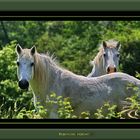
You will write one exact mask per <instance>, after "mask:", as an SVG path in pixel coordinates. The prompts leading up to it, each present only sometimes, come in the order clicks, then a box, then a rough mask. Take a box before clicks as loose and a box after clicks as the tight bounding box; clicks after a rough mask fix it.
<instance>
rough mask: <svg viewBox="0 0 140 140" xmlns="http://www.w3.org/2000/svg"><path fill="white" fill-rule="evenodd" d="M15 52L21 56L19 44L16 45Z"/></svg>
mask: <svg viewBox="0 0 140 140" xmlns="http://www.w3.org/2000/svg"><path fill="white" fill-rule="evenodd" d="M16 52H17V54H21V52H22V48H21V46H20V45H19V44H17V45H16Z"/></svg>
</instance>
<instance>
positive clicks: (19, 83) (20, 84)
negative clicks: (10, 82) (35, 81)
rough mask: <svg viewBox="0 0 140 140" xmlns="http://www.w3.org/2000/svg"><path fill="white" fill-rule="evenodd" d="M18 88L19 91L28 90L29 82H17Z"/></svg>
mask: <svg viewBox="0 0 140 140" xmlns="http://www.w3.org/2000/svg"><path fill="white" fill-rule="evenodd" d="M18 86H19V87H20V88H21V89H28V87H29V82H28V81H27V80H24V79H23V80H20V81H19V82H18Z"/></svg>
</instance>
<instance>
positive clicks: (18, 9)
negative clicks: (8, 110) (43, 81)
mask: <svg viewBox="0 0 140 140" xmlns="http://www.w3.org/2000/svg"><path fill="white" fill-rule="evenodd" d="M139 5H140V2H139V1H138V0H132V1H131V0H121V1H120V0H118V1H117V0H99V1H98V0H87V1H86V0H75V1H73V0H72V1H70V0H60V1H59V0H52V1H51V0H48V1H47V0H46V1H45V0H41V1H40V2H39V0H38V1H37V0H29V1H27V0H25V1H24V0H19V1H18V0H0V20H10V21H11V20H19V21H20V20H46V21H47V20H48V21H50V20H51V21H57V20H128V21H129V20H140V6H139ZM132 128H134V129H138V130H139V129H140V120H118V119H114V120H97V119H96V120H94V119H90V120H85V119H79V120H78V119H43V120H33V119H29V120H17V119H12V120H9V119H1V120H0V130H2V129H10V130H13V129H82V130H84V129H92V130H94V129H132ZM0 133H1V131H0ZM9 139H10V138H9ZM56 139H57V138H56Z"/></svg>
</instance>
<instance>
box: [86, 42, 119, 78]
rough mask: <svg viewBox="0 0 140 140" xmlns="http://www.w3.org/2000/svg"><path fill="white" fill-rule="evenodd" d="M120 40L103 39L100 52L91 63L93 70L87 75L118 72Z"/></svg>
mask: <svg viewBox="0 0 140 140" xmlns="http://www.w3.org/2000/svg"><path fill="white" fill-rule="evenodd" d="M120 46H121V44H120V42H118V41H115V40H108V41H103V43H102V44H101V47H100V48H99V50H100V51H99V53H98V54H97V56H96V57H95V59H94V60H93V61H91V62H90V63H91V65H92V66H93V68H92V72H91V73H90V74H89V75H88V76H87V77H97V76H101V75H104V74H107V73H112V72H116V71H117V69H118V65H119V55H120V54H119V50H120Z"/></svg>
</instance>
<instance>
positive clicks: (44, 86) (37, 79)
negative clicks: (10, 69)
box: [31, 54, 60, 95]
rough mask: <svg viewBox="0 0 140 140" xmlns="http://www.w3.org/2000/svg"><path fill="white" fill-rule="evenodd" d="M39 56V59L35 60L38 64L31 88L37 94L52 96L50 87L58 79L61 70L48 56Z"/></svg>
mask: <svg viewBox="0 0 140 140" xmlns="http://www.w3.org/2000/svg"><path fill="white" fill-rule="evenodd" d="M37 55H38V56H37V57H38V59H36V58H35V59H36V61H38V62H36V64H35V71H34V78H33V80H32V83H31V86H32V87H33V88H34V89H33V90H35V92H36V93H37V92H40V93H41V94H45V95H46V94H50V87H51V86H52V85H53V83H54V81H55V79H56V78H57V77H58V71H60V69H59V67H58V66H57V65H56V64H55V63H54V62H53V60H51V58H49V57H48V56H47V57H45V56H41V55H39V54H37ZM38 73H39V75H38ZM36 75H37V76H36Z"/></svg>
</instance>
